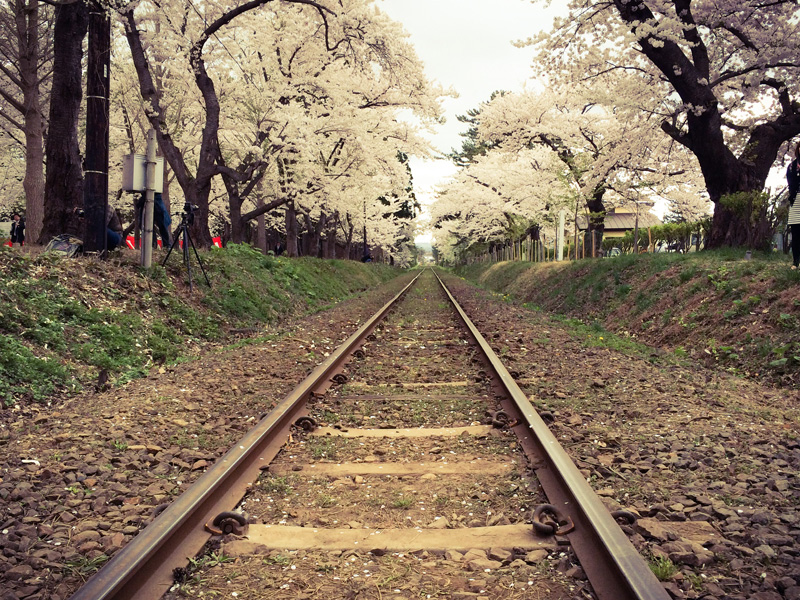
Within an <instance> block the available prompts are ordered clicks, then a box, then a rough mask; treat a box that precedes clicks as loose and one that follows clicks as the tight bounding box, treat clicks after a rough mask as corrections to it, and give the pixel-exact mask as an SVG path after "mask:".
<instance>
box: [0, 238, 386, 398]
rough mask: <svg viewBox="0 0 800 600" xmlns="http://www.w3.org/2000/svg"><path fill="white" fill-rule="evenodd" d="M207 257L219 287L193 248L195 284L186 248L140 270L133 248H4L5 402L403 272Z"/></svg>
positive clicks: (181, 349)
mask: <svg viewBox="0 0 800 600" xmlns="http://www.w3.org/2000/svg"><path fill="white" fill-rule="evenodd" d="M154 258H155V259H157V258H158V257H154ZM201 258H202V260H203V264H204V266H205V268H206V271H207V272H208V276H209V279H210V280H211V284H212V289H209V288H208V286H207V285H206V284H205V281H204V280H203V277H202V273H199V269H197V264H196V263H195V262H194V258H193V264H192V270H193V276H194V277H193V279H194V289H195V291H194V293H193V294H191V295H190V294H189V293H188V289H187V287H186V279H187V273H186V271H185V270H184V268H183V266H182V264H181V262H180V255H178V256H176V257H172V258H171V259H170V264H169V265H168V266H167V269H166V270H165V269H164V268H162V267H160V266H154V267H152V268H151V269H149V270H143V269H141V268H140V267H138V266H137V265H136V256H135V254H134V253H132V252H121V253H116V254H115V256H114V258H112V259H111V260H108V261H98V260H93V259H88V258H80V259H63V258H61V257H58V256H55V255H52V254H38V255H36V254H31V255H29V254H25V253H21V252H20V251H19V249H9V248H4V249H2V250H0V402H2V404H4V405H5V406H9V405H13V404H14V403H17V402H21V401H31V400H33V401H45V400H48V399H51V398H53V397H54V396H63V395H64V394H70V393H74V392H76V391H78V390H80V389H82V388H83V387H85V386H86V385H87V384H88V383H90V382H96V381H97V379H98V373H99V372H100V371H101V370H106V371H107V373H108V375H109V376H110V378H111V381H112V382H116V383H122V382H124V381H126V380H128V379H130V378H133V377H137V376H140V375H142V374H144V373H146V372H147V370H148V369H149V368H151V367H152V366H153V365H154V364H161V363H165V362H171V361H176V360H180V359H181V358H182V357H186V356H189V355H191V354H193V353H195V352H196V351H197V350H198V349H199V348H200V346H201V345H206V344H208V343H209V342H211V343H225V342H226V341H230V340H231V339H232V338H233V336H234V335H236V334H241V333H247V334H256V333H258V332H263V331H264V327H265V326H266V325H268V324H270V323H274V322H276V321H278V320H281V319H285V318H288V317H289V316H290V315H294V314H301V313H307V312H310V311H316V310H321V309H323V308H325V307H326V306H328V305H330V304H332V303H334V302H338V301H341V300H343V299H345V298H348V297H350V296H352V295H353V294H354V293H357V292H359V291H362V290H365V289H367V288H370V287H373V286H375V285H377V284H379V283H382V282H383V281H386V280H388V279H391V278H393V277H395V276H397V275H398V274H399V273H400V271H399V270H398V269H394V268H390V267H388V266H385V265H379V264H367V265H364V264H361V263H358V262H353V261H339V260H324V261H323V260H317V259H311V258H301V259H288V258H283V257H273V256H264V255H263V254H261V253H259V252H257V251H256V250H254V249H252V248H251V247H250V246H245V245H229V246H228V248H227V249H225V250H212V251H210V252H208V253H202V254H201Z"/></svg>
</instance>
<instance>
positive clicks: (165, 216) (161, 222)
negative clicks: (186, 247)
mask: <svg viewBox="0 0 800 600" xmlns="http://www.w3.org/2000/svg"><path fill="white" fill-rule="evenodd" d="M145 199H146V198H145V195H144V194H141V195H140V196H139V199H138V200H137V201H136V210H138V211H139V222H140V223H144V205H145ZM153 225H155V226H156V229H157V230H158V234H159V235H160V236H161V247H162V248H169V247H170V244H172V240H171V239H170V233H169V226H170V225H172V217H170V215H169V211H168V210H167V207H166V205H165V204H164V198H163V196H162V195H161V193H160V192H156V193H155V194H154V195H153ZM157 245H158V242H157V241H156V238H155V236H153V248H155V247H156V246H157Z"/></svg>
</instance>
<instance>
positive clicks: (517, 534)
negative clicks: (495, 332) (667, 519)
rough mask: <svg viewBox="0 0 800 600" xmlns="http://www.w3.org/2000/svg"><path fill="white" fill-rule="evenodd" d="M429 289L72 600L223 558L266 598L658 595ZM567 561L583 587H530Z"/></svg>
mask: <svg viewBox="0 0 800 600" xmlns="http://www.w3.org/2000/svg"><path fill="white" fill-rule="evenodd" d="M437 280H438V277H434V273H433V272H432V271H425V272H423V273H422V274H420V276H418V277H417V278H416V279H415V280H414V281H412V282H411V283H410V284H409V285H408V286H407V287H406V288H405V289H404V290H403V291H402V292H400V293H399V294H398V295H397V296H396V297H395V298H394V299H393V300H392V301H391V302H389V303H387V304H386V305H385V306H384V307H383V308H382V309H381V310H380V311H379V312H378V313H376V315H374V316H373V317H372V318H371V319H370V320H369V321H368V322H367V323H365V324H364V325H363V326H362V327H361V328H360V329H359V331H357V332H356V333H355V334H353V335H352V336H351V337H350V338H349V339H348V340H347V341H346V342H345V343H344V344H343V345H342V346H341V347H340V348H338V349H337V350H336V351H335V352H333V353H332V354H331V355H330V356H328V357H327V358H326V359H325V361H324V362H323V363H322V364H320V366H319V367H317V368H316V369H315V370H314V371H313V372H312V373H311V375H309V376H308V377H307V378H306V379H305V380H304V381H303V382H302V383H301V384H300V385H299V386H298V387H297V388H296V389H295V390H294V391H293V392H292V393H290V394H289V395H288V396H287V397H286V398H285V399H284V400H283V401H282V402H281V403H280V404H279V405H278V406H277V407H276V408H275V409H274V410H273V411H271V412H270V413H269V414H267V415H265V416H264V417H263V418H262V419H261V421H260V422H259V423H258V425H257V426H256V427H254V428H253V429H252V430H251V431H250V432H248V433H247V435H246V436H245V437H244V438H243V439H242V440H240V441H239V442H238V443H237V444H236V445H235V446H234V447H233V448H232V449H231V450H230V451H229V452H228V453H227V454H226V455H225V456H223V457H222V458H221V459H219V460H218V461H217V462H216V463H215V464H214V465H213V467H211V468H210V469H209V470H208V471H207V472H206V473H205V474H204V475H203V476H202V477H201V478H200V479H199V480H198V481H197V482H196V483H195V484H194V485H193V486H192V487H191V488H190V489H189V490H188V491H186V492H185V493H184V494H183V495H182V496H180V497H179V498H178V499H177V500H176V501H175V502H173V503H172V504H170V505H169V506H167V507H166V508H165V509H164V510H163V512H161V513H160V514H159V515H158V516H156V517H155V518H154V520H153V521H152V523H151V524H150V525H149V526H148V527H147V528H145V529H144V530H143V531H142V532H141V533H140V534H139V535H138V536H137V537H136V538H134V539H133V540H132V541H131V542H130V543H129V544H128V545H127V546H126V547H125V548H124V549H123V550H122V551H120V552H119V553H118V554H117V555H116V556H115V557H114V558H113V559H112V560H111V561H110V562H109V563H108V564H107V565H105V566H104V567H103V568H102V569H101V570H100V571H99V572H98V573H97V574H96V575H95V576H94V577H92V578H91V579H90V580H89V581H88V582H87V583H86V585H85V586H84V587H82V588H81V589H80V590H79V591H78V592H76V593H75V595H74V596H73V599H75V600H87V599H92V600H99V599H106V598H108V599H111V598H113V599H115V600H117V599H123V598H136V599H147V598H153V599H155V598H161V597H162V596H164V594H165V593H167V592H169V591H170V590H172V592H171V593H170V597H175V598H177V597H186V596H187V595H190V596H191V595H192V594H195V593H197V594H199V592H200V591H201V590H202V589H203V586H212V587H213V584H212V583H209V577H211V575H209V574H208V573H203V575H202V577H201V576H199V575H198V574H197V573H198V570H197V568H198V567H202V566H203V565H205V566H223V565H224V564H225V563H226V562H228V561H230V560H231V559H233V558H237V559H238V560H237V564H238V565H240V567H239V568H237V572H236V573H235V574H234V575H235V576H231V575H230V573H227V572H223V571H222V570H220V572H221V573H223V574H222V577H223V582H224V583H227V585H228V586H230V585H231V584H232V582H231V579H233V580H237V579H238V580H239V581H238V582H236V583H233V585H234V587H236V586H242V589H244V590H246V589H248V587H249V586H250V585H253V584H251V583H247V582H246V581H244V580H243V579H242V577H244V578H245V579H248V578H249V580H252V581H258V582H260V583H259V584H258V587H259V589H261V590H262V592H261V593H262V595H269V596H270V597H272V598H281V597H286V598H295V597H297V598H300V597H309V598H310V597H320V596H325V595H328V596H330V597H332V598H333V597H356V596H358V597H375V598H398V599H399V598H407V597H410V596H417V595H418V594H420V593H424V591H425V590H423V589H421V588H423V587H425V588H426V589H429V590H432V591H433V594H430V593H429V594H427V595H429V596H432V595H439V596H440V597H441V596H442V595H445V596H448V597H465V598H466V597H497V598H504V597H508V598H516V597H529V596H528V595H530V597H537V596H536V595H535V594H538V595H539V597H552V598H557V597H565V598H566V597H598V598H601V599H614V600H625V599H628V598H631V599H633V598H637V599H654V600H655V599H666V598H668V597H669V596H668V595H667V594H666V592H665V591H664V589H663V587H662V586H661V584H660V583H659V582H658V581H657V580H656V578H655V577H654V576H653V574H652V573H651V571H650V569H649V567H648V566H647V564H646V563H645V562H644V561H643V560H642V558H641V557H640V556H639V554H638V553H637V552H636V550H635V549H634V548H633V546H632V545H631V544H630V543H629V542H628V539H627V537H626V536H625V534H624V533H623V531H622V530H621V528H620V526H619V525H618V523H617V522H616V521H615V518H614V517H613V516H612V515H610V514H609V513H608V511H607V509H606V508H605V507H604V505H603V504H602V503H601V502H600V500H599V499H598V498H597V496H596V495H595V494H594V493H593V492H592V490H591V488H590V487H589V485H588V484H587V483H586V481H585V479H584V477H583V476H582V475H581V473H580V472H579V471H578V469H577V467H576V466H575V465H574V463H573V462H572V460H571V459H570V458H569V457H568V456H567V454H566V453H565V452H564V450H563V449H562V448H561V446H560V445H559V443H558V441H557V440H556V439H555V437H554V436H553V435H552V434H551V433H550V431H549V430H548V428H547V426H546V424H545V423H544V422H543V421H542V419H541V418H540V417H539V415H538V414H537V413H536V411H535V410H534V409H533V407H532V406H531V404H530V403H529V402H528V400H527V399H526V398H525V396H524V394H523V393H522V392H521V391H520V389H519V387H518V386H517V385H516V383H514V380H513V379H512V377H511V375H510V374H509V373H508V371H507V370H506V369H505V367H503V365H502V363H501V360H500V358H499V357H498V356H497V355H496V354H495V352H494V351H493V350H492V348H491V347H490V344H489V343H488V342H487V341H486V340H484V339H483V337H482V336H481V335H480V333H478V332H477V331H476V330H475V329H474V327H473V326H472V323H471V322H470V320H469V319H468V317H467V316H466V315H465V314H464V313H463V311H462V310H461V308H460V307H459V306H458V305H457V303H456V302H455V299H454V298H453V297H452V296H451V295H450V293H449V291H447V290H446V288H445V287H444V284H443V283H441V281H437ZM387 315H389V316H388V317H387ZM616 516H617V517H620V518H623V519H631V518H633V515H629V514H623V515H616ZM209 538H211V541H210V543H209ZM204 546H205V548H206V552H205V553H204V554H203V555H202V556H204V557H205V558H196V559H193V560H191V561H189V564H188V565H187V560H186V559H187V557H194V556H196V555H197V554H198V552H199V551H200V550H201V549H202V548H203V547H204ZM572 552H574V554H575V555H577V558H578V559H579V561H580V568H581V569H582V570H583V571H584V572H585V574H586V576H587V577H588V580H589V582H590V583H591V586H588V585H587V586H578V588H579V589H576V587H575V585H572V588H571V589H570V586H569V585H567V584H566V583H565V582H563V581H558V580H553V578H552V577H551V576H549V575H547V576H544V577H543V576H542V574H543V573H546V572H547V569H544V568H542V567H541V561H543V560H545V559H546V558H547V557H552V556H567V555H569V554H570V553H572ZM209 557H210V558H209ZM252 557H257V558H256V560H253V558H252ZM365 560H366V562H364V561H365ZM290 563H291V564H290ZM537 564H539V567H537ZM244 565H247V568H246V569H244V570H246V571H247V573H246V574H245V575H244V576H243V574H242V573H241V572H239V571H242V570H243V566H244ZM361 567H364V568H361ZM409 573H411V576H410V577H409ZM176 581H177V583H176ZM443 581H447V582H450V583H449V586H445V587H444V588H442V582H443ZM437 585H438V586H439V587H438V588H437ZM537 586H548V587H547V588H546V589H547V590H548V591H547V594H549V595H546V594H543V593H542V589H539V588H537ZM413 588H419V589H413ZM229 589H232V590H233V588H229ZM264 589H267V590H271V591H270V593H269V594H264V592H263V590H264ZM499 590H502V591H499ZM229 593H233V594H235V595H236V596H238V597H250V596H252V597H261V596H253V595H252V594H248V593H242V594H239V593H238V592H236V591H235V590H234V591H232V592H229ZM226 595H228V594H226Z"/></svg>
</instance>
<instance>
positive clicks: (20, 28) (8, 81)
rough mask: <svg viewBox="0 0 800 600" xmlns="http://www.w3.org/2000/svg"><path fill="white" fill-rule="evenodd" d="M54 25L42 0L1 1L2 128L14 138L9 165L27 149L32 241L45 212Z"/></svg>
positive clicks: (28, 215) (27, 204)
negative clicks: (19, 151) (48, 95)
mask: <svg viewBox="0 0 800 600" xmlns="http://www.w3.org/2000/svg"><path fill="white" fill-rule="evenodd" d="M52 25H53V24H52V11H51V10H49V9H48V8H47V7H42V6H40V4H39V0H11V1H7V2H3V3H0V131H2V135H3V137H4V138H5V141H12V142H13V144H12V145H10V146H7V147H6V148H8V149H9V150H11V152H12V155H9V156H8V157H7V162H8V166H11V165H12V164H14V162H15V160H14V158H13V152H14V151H15V149H14V146H18V147H19V148H21V149H22V150H23V151H24V155H25V160H24V171H25V172H24V176H23V180H22V187H23V190H24V193H25V217H26V231H27V237H28V239H29V240H32V241H36V240H38V238H39V234H40V232H41V229H42V220H43V218H44V132H45V130H46V127H47V120H46V118H45V114H44V113H45V112H46V109H47V98H46V96H45V91H46V90H47V88H48V87H49V79H50V76H51V74H52V72H51V68H52V64H51V63H52V48H53V44H52V30H53V27H52ZM7 174H8V171H6V175H7ZM3 181H9V179H6V178H3ZM12 197H13V196H12Z"/></svg>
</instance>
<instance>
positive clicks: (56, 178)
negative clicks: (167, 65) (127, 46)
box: [38, 2, 89, 243]
mask: <svg viewBox="0 0 800 600" xmlns="http://www.w3.org/2000/svg"><path fill="white" fill-rule="evenodd" d="M88 26H89V11H88V9H87V7H86V4H84V3H83V2H74V3H70V4H62V5H60V6H59V9H58V10H57V11H56V22H55V29H54V39H53V52H54V56H53V87H52V93H51V97H52V98H55V99H57V100H56V101H53V102H51V103H50V119H49V121H50V122H49V129H48V134H47V144H46V148H45V155H46V157H47V172H46V178H45V193H44V197H45V202H44V208H45V210H44V220H43V223H42V232H41V234H40V235H39V240H38V241H39V243H47V242H48V241H49V240H50V239H51V238H52V237H53V236H55V235H58V234H60V233H65V232H71V233H76V234H77V233H79V231H80V226H79V224H78V222H77V219H76V218H75V217H74V215H73V209H74V208H76V207H78V206H80V204H81V202H82V201H83V173H82V170H81V155H80V147H79V144H78V117H79V114H80V106H81V98H82V95H83V94H82V90H81V59H82V57H83V38H84V37H85V36H86V31H87V29H88Z"/></svg>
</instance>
